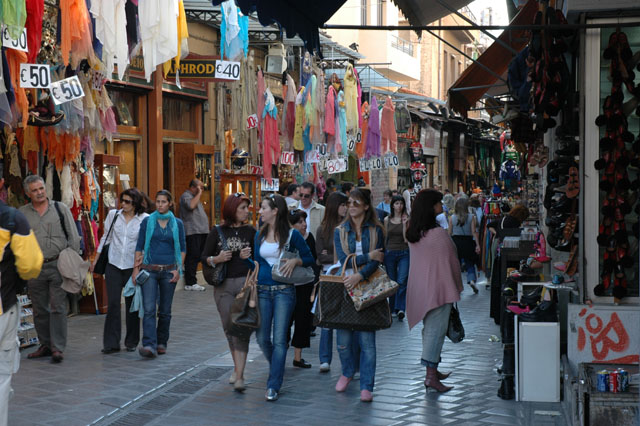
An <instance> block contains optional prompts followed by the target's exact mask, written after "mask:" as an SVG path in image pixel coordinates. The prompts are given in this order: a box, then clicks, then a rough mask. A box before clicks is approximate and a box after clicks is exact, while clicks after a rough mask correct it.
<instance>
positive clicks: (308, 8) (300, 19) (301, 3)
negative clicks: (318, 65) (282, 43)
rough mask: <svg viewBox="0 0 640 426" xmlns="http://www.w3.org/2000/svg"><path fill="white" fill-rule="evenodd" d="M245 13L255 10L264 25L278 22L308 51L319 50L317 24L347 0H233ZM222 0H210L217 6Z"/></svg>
mask: <svg viewBox="0 0 640 426" xmlns="http://www.w3.org/2000/svg"><path fill="white" fill-rule="evenodd" d="M235 1H236V4H237V5H238V7H240V10H241V11H242V13H244V14H245V15H249V14H250V13H252V12H257V13H258V20H259V21H260V23H261V24H262V25H264V26H268V25H271V24H273V23H277V24H279V25H280V26H281V27H282V28H283V29H284V30H285V32H286V35H287V37H288V38H292V37H295V36H296V35H298V36H299V37H300V38H301V39H302V40H303V41H304V43H305V47H306V48H307V50H309V52H311V53H313V52H314V51H315V52H318V53H319V54H320V35H319V33H318V28H319V27H321V26H323V25H324V24H325V23H326V22H327V21H328V20H329V18H331V16H333V14H334V13H336V11H337V10H338V9H340V7H341V6H342V5H343V4H344V3H345V2H346V0H323V1H308V0H298V1H296V0H235ZM222 2H223V0H212V4H213V5H214V6H217V5H219V4H221V3H222Z"/></svg>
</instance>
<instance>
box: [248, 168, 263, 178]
mask: <svg viewBox="0 0 640 426" xmlns="http://www.w3.org/2000/svg"><path fill="white" fill-rule="evenodd" d="M251 174H252V175H256V176H262V166H251Z"/></svg>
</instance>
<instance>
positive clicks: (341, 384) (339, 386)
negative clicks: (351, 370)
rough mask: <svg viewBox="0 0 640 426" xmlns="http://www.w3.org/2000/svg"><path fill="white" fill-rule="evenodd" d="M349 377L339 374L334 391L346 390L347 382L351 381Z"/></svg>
mask: <svg viewBox="0 0 640 426" xmlns="http://www.w3.org/2000/svg"><path fill="white" fill-rule="evenodd" d="M351 380H352V379H350V378H348V377H345V376H340V378H339V379H338V383H336V392H344V391H346V390H347V386H349V383H351Z"/></svg>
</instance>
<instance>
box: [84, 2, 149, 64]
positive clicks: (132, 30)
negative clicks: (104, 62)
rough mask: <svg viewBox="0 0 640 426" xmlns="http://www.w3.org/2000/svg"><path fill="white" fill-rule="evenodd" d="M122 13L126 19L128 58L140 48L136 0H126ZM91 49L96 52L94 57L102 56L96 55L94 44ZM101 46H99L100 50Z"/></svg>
mask: <svg viewBox="0 0 640 426" xmlns="http://www.w3.org/2000/svg"><path fill="white" fill-rule="evenodd" d="M124 13H125V15H126V17H127V43H128V45H129V56H134V55H135V54H136V52H137V51H138V48H139V46H140V34H139V33H138V0H127V3H126V4H125V7H124ZM93 49H94V50H95V51H96V55H98V56H102V54H100V53H98V49H97V47H96V43H95V41H94V43H93ZM101 49H102V46H100V50H101Z"/></svg>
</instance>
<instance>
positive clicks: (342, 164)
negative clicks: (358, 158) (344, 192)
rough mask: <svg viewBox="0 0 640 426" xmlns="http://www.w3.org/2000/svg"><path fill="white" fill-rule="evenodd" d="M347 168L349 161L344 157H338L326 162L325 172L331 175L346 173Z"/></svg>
mask: <svg viewBox="0 0 640 426" xmlns="http://www.w3.org/2000/svg"><path fill="white" fill-rule="evenodd" d="M348 168H349V161H347V159H346V158H345V157H339V158H335V159H331V160H329V161H327V172H328V173H329V174H330V175H332V174H335V173H343V172H346V171H347V170H348Z"/></svg>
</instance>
